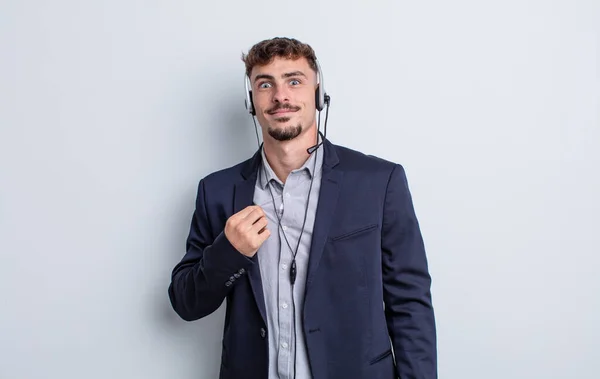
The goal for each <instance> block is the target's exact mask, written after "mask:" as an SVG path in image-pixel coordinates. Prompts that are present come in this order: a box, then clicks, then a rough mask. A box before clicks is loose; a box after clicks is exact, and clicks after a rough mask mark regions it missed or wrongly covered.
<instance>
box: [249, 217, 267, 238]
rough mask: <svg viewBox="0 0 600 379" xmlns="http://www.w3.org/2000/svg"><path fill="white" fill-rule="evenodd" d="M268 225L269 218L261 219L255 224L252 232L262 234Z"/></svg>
mask: <svg viewBox="0 0 600 379" xmlns="http://www.w3.org/2000/svg"><path fill="white" fill-rule="evenodd" d="M268 224H269V220H268V219H267V217H261V218H259V219H258V220H257V221H256V222H255V223H254V225H252V228H251V230H252V231H254V232H256V233H259V234H260V233H261V231H262V230H263V229H264V228H266V227H267V225H268Z"/></svg>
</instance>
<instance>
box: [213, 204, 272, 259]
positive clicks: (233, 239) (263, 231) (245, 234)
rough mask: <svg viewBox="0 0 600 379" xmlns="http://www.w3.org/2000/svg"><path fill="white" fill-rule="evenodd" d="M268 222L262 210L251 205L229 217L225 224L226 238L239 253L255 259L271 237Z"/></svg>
mask: <svg viewBox="0 0 600 379" xmlns="http://www.w3.org/2000/svg"><path fill="white" fill-rule="evenodd" d="M267 221H268V220H267V216H266V215H265V212H264V211H263V210H262V208H261V207H259V206H258V205H251V206H249V207H246V208H244V209H242V210H241V211H239V212H238V213H236V214H234V215H232V216H231V217H229V219H228V220H227V222H226V223H225V231H224V232H225V237H227V239H228V240H229V242H230V243H231V244H232V245H233V247H235V248H236V250H237V251H239V252H240V253H242V254H244V255H245V256H247V257H253V256H254V254H256V252H257V251H258V248H259V247H260V246H261V245H262V244H263V242H265V241H266V239H267V238H269V236H270V235H271V232H270V231H269V230H268V229H267Z"/></svg>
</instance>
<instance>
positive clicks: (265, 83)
mask: <svg viewBox="0 0 600 379" xmlns="http://www.w3.org/2000/svg"><path fill="white" fill-rule="evenodd" d="M258 88H271V83H269V82H262V83H260V84H259V85H258Z"/></svg>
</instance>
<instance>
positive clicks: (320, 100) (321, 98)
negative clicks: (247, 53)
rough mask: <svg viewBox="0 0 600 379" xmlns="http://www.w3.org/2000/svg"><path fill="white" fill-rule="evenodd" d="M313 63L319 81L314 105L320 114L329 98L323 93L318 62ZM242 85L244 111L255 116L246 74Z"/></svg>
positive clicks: (323, 87) (248, 79) (321, 76)
mask: <svg viewBox="0 0 600 379" xmlns="http://www.w3.org/2000/svg"><path fill="white" fill-rule="evenodd" d="M315 63H316V65H317V77H318V80H319V85H318V86H317V89H316V90H315V105H316V107H317V110H318V111H319V112H320V111H322V110H323V109H324V108H325V105H329V102H330V97H329V95H327V93H326V92H325V82H324V81H323V73H322V71H321V66H320V64H319V61H318V60H315ZM244 84H245V87H246V102H245V105H246V110H247V111H248V113H250V114H251V115H252V116H256V109H254V102H253V101H252V90H251V89H250V88H251V84H250V78H249V77H248V75H247V74H244Z"/></svg>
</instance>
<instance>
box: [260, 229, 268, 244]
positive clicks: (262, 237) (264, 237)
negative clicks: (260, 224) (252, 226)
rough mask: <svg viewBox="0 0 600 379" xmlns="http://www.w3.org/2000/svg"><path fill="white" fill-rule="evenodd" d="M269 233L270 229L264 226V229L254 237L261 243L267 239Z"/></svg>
mask: <svg viewBox="0 0 600 379" xmlns="http://www.w3.org/2000/svg"><path fill="white" fill-rule="evenodd" d="M270 235H271V231H270V230H269V229H266V228H265V230H264V231H262V232H261V233H259V234H258V235H257V237H256V238H258V242H259V243H260V244H262V243H263V242H265V241H266V240H267V238H269V236H270Z"/></svg>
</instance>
